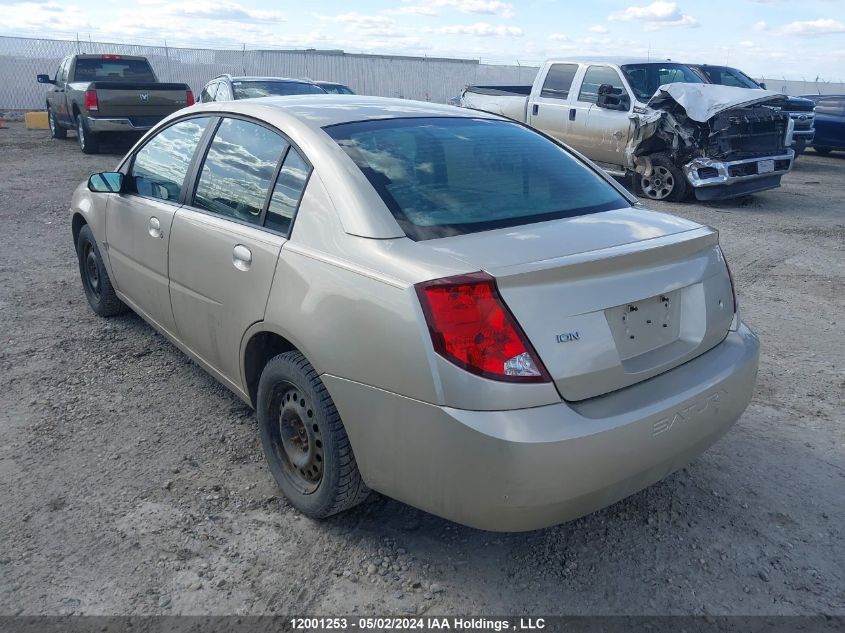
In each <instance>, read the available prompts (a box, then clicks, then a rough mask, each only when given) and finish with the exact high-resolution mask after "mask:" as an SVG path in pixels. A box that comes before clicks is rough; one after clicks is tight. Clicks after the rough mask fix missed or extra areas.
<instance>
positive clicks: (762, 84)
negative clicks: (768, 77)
mask: <svg viewBox="0 0 845 633" xmlns="http://www.w3.org/2000/svg"><path fill="white" fill-rule="evenodd" d="M760 87H761V88H762V89H763V90H768V88H766V82H765V81H761V82H760Z"/></svg>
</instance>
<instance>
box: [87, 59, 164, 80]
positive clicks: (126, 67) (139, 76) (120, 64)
mask: <svg viewBox="0 0 845 633" xmlns="http://www.w3.org/2000/svg"><path fill="white" fill-rule="evenodd" d="M73 77H74V79H73V80H74V81H119V82H122V81H126V82H129V81H137V82H141V81H155V80H156V78H155V75H154V74H153V69H152V68H150V63H149V62H148V61H147V60H146V59H96V58H87V59H86V58H82V59H77V60H76V70H74V72H73Z"/></svg>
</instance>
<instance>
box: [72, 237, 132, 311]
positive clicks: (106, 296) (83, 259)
mask: <svg viewBox="0 0 845 633" xmlns="http://www.w3.org/2000/svg"><path fill="white" fill-rule="evenodd" d="M76 256H77V258H78V259H79V274H80V276H81V277H82V287H83V289H84V290H85V297H86V298H87V299H88V303H89V304H90V306H91V309H92V310H93V311H94V312H96V313H97V314H98V315H100V316H101V317H110V316H116V315H118V314H121V313H123V312H126V310H127V307H126V304H125V303H123V301H121V300H120V299H119V298H118V296H117V294H116V293H115V291H114V287H113V286H112V285H111V279H109V274H108V272H106V267H105V266H104V265H103V260H102V258H101V257H100V249H99V247H98V246H97V240H95V239H94V234H93V233H92V232H91V229H90V228H89V227H88V225H87V224H86V225H85V226H83V227H82V230H81V231H79V237H78V238H77V239H76Z"/></svg>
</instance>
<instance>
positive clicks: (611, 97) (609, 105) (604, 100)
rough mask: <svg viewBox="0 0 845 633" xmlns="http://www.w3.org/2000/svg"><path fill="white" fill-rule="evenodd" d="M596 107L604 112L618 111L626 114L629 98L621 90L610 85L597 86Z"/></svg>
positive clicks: (629, 102) (629, 104) (629, 105)
mask: <svg viewBox="0 0 845 633" xmlns="http://www.w3.org/2000/svg"><path fill="white" fill-rule="evenodd" d="M596 105H597V106H598V107H600V108H604V109H605V110H620V111H625V112H627V111H628V109H629V108H630V107H631V97H629V96H628V93H627V92H625V90H624V89H623V88H614V87H613V86H611V85H610V84H602V85H601V86H599V94H598V98H597V99H596Z"/></svg>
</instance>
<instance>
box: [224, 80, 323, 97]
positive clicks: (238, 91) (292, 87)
mask: <svg viewBox="0 0 845 633" xmlns="http://www.w3.org/2000/svg"><path fill="white" fill-rule="evenodd" d="M232 86H233V87H234V89H235V99H257V98H258V97H285V96H288V95H313V94H323V93H324V92H325V90H323V89H322V88H320V87H319V86H315V85H314V84H307V83H303V82H299V81H233V82H232Z"/></svg>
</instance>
